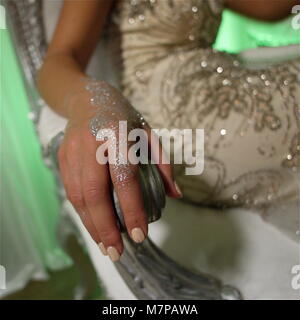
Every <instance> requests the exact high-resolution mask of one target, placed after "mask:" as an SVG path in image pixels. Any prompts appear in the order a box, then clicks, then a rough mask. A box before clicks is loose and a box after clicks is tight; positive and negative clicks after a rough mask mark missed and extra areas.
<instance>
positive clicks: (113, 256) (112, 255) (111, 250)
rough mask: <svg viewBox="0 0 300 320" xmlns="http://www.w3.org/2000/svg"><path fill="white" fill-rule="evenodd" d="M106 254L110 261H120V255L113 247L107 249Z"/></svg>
mask: <svg viewBox="0 0 300 320" xmlns="http://www.w3.org/2000/svg"><path fill="white" fill-rule="evenodd" d="M107 253H108V255H109V257H110V260H111V261H113V262H115V261H118V260H119V259H120V254H119V252H118V250H117V249H116V248H115V247H108V248H107Z"/></svg>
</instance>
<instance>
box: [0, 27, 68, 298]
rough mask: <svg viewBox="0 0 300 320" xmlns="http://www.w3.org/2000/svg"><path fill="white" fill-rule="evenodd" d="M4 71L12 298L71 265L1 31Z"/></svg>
mask: <svg viewBox="0 0 300 320" xmlns="http://www.w3.org/2000/svg"><path fill="white" fill-rule="evenodd" d="M0 37H1V38H0V39H1V43H0V52H1V56H0V72H1V87H0V89H1V100H0V103H1V106H0V107H1V222H0V223H1V238H0V239H1V255H0V259H1V260H0V264H1V265H3V266H4V267H5V268H6V278H7V283H6V285H7V290H2V291H0V295H1V294H6V293H8V292H11V291H13V290H15V289H18V288H19V287H21V286H22V285H23V284H25V283H26V280H27V279H29V278H31V277H46V276H47V272H46V269H47V268H49V269H51V270H56V269H60V268H63V267H65V266H68V265H70V264H71V260H70V259H69V257H68V256H67V255H66V254H65V253H64V252H63V251H62V250H61V248H60V247H59V244H58V242H57V239H56V233H55V230H56V225H57V222H58V218H59V217H58V215H59V202H58V199H57V197H56V190H55V188H56V187H55V182H54V178H53V176H52V175H51V172H50V171H49V170H48V169H47V168H46V167H45V165H44V163H43V161H42V158H41V152H40V146H39V142H38V139H37V136H36V134H35V130H34V125H33V123H32V121H31V120H29V119H28V113H29V111H30V106H29V102H28V100H27V97H26V93H25V89H24V84H23V79H22V75H21V72H20V67H19V65H18V63H17V59H16V55H15V52H14V50H13V45H12V42H11V39H10V37H9V33H8V31H7V30H0Z"/></svg>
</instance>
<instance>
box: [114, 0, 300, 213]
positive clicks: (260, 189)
mask: <svg viewBox="0 0 300 320" xmlns="http://www.w3.org/2000/svg"><path fill="white" fill-rule="evenodd" d="M222 10H223V4H222V2H221V1H218V0H209V1H206V0H205V1H204V0H119V1H118V2H117V3H116V6H115V9H114V13H113V21H114V27H113V28H112V30H114V32H115V34H114V39H118V41H119V49H120V55H121V64H122V65H120V68H122V79H121V80H122V90H123V93H124V95H125V96H126V97H127V98H128V99H129V100H130V102H131V103H132V104H133V106H134V107H135V108H136V109H137V110H138V111H140V112H141V113H142V114H143V116H144V117H145V118H146V120H147V121H148V123H149V124H150V125H151V126H152V128H158V129H160V128H167V129H173V128H178V129H196V128H199V129H201V128H202V129H204V133H205V149H204V150H205V163H204V171H203V173H202V174H201V175H186V174H185V167H186V166H188V165H187V164H183V165H175V176H176V181H177V182H178V184H179V185H180V188H181V189H182V191H183V194H184V198H185V199H186V200H189V201H192V202H195V203H199V204H204V205H210V206H220V207H226V206H247V207H256V208H266V207H268V206H269V205H270V204H274V203H280V204H284V203H290V202H293V201H298V199H299V167H300V131H299V128H300V106H299V101H300V79H299V78H300V66H299V62H300V60H299V59H296V60H292V61H288V62H282V63H277V64H273V65H271V66H269V67H267V68H264V69H249V68H246V67H244V66H243V65H241V63H240V61H239V60H238V59H237V58H236V57H235V56H234V55H230V54H227V53H224V52H217V51H216V50H214V49H212V44H213V43H214V41H215V38H216V35H217V31H218V28H219V25H220V22H221V14H222ZM194 141H195V140H194ZM193 148H194V147H193Z"/></svg>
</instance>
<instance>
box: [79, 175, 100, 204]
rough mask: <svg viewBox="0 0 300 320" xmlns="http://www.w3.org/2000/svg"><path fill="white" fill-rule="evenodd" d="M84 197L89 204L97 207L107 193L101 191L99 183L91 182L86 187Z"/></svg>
mask: <svg viewBox="0 0 300 320" xmlns="http://www.w3.org/2000/svg"><path fill="white" fill-rule="evenodd" d="M84 197H85V200H86V202H87V203H88V204H90V205H94V204H95V205H96V204H98V203H99V202H100V201H101V200H102V199H103V198H104V197H105V192H104V191H103V190H101V188H100V185H99V183H98V181H96V180H91V181H88V182H87V183H86V184H85V186H84Z"/></svg>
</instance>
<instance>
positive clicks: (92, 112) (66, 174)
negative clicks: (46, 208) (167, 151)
mask: <svg viewBox="0 0 300 320" xmlns="http://www.w3.org/2000/svg"><path fill="white" fill-rule="evenodd" d="M67 104H68V105H67V108H68V116H69V122H68V125H67V127H66V130H65V137H64V140H63V142H62V144H61V146H60V149H59V152H58V160H59V167H60V173H61V177H62V180H63V184H64V187H65V190H66V194H67V197H68V199H69V200H70V202H71V203H72V205H73V206H74V208H75V209H76V211H77V212H78V213H79V215H80V217H81V219H82V222H83V223H84V225H85V226H86V228H87V230H88V231H89V233H90V234H91V236H92V238H93V239H94V241H96V243H97V244H99V247H100V249H101V251H102V253H103V254H105V255H107V254H108V255H109V257H110V258H111V260H112V261H117V260H118V259H119V258H120V255H121V254H122V252H123V243H122V238H121V235H120V231H119V229H118V225H117V220H116V215H115V213H114V207H113V204H112V193H111V182H112V184H113V187H114V189H115V191H116V194H117V196H118V199H119V202H120V206H121V209H122V212H123V214H124V220H125V225H126V228H127V231H128V233H129V235H130V236H131V238H132V239H133V240H134V241H135V242H142V241H143V240H144V239H145V237H146V236H147V233H148V222H147V214H146V212H145V208H144V204H143V197H142V194H141V188H140V185H139V181H138V165H136V164H130V163H126V164H124V163H122V161H121V160H122V159H123V158H124V154H122V152H119V153H118V152H117V154H116V159H115V161H114V162H112V161H111V160H112V159H109V164H100V163H99V162H100V161H99V159H98V161H97V159H96V153H97V148H98V147H99V146H100V145H101V144H103V143H104V142H105V143H112V142H114V143H115V146H119V144H120V141H119V137H118V132H119V121H127V127H128V130H131V129H134V128H143V129H145V130H146V132H147V133H148V138H149V133H150V128H149V126H148V125H147V123H146V122H145V121H144V119H143V118H142V117H141V115H140V114H139V113H138V112H137V111H136V110H135V109H134V108H133V107H132V106H131V105H130V104H129V103H128V101H127V100H126V99H125V98H124V97H123V96H122V94H121V93H120V92H119V91H118V90H116V89H115V88H113V87H112V86H110V85H109V84H107V83H105V82H104V81H97V80H89V79H88V80H85V83H83V90H82V92H78V93H76V94H74V95H72V96H71V98H70V99H69V100H68V102H67ZM102 129H110V130H111V132H113V133H114V134H115V137H116V139H112V140H111V141H110V139H109V140H108V141H97V140H96V137H95V136H96V135H97V132H98V133H99V130H102ZM98 138H99V137H98ZM148 142H149V145H150V147H151V144H152V145H153V144H155V143H156V144H157V143H158V141H150V140H149V141H148ZM156 150H157V149H156ZM159 150H160V153H161V152H162V149H161V148H160V147H159ZM126 151H127V150H126ZM160 155H161V154H160ZM97 156H98V153H97ZM157 166H158V169H159V171H160V173H161V176H162V178H163V181H164V184H165V188H166V192H167V194H168V195H169V196H172V197H180V196H181V193H180V191H179V190H178V187H177V186H176V183H175V182H174V181H173V177H172V171H171V167H170V165H168V164H158V165H157Z"/></svg>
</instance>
